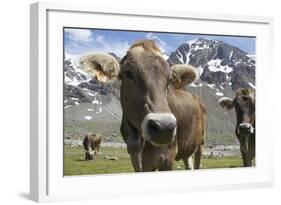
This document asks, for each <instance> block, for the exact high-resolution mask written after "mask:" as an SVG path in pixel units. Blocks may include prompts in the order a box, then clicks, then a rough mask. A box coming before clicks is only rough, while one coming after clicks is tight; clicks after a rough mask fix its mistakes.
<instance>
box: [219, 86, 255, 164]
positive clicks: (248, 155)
mask: <svg viewBox="0 0 281 205" xmlns="http://www.w3.org/2000/svg"><path fill="white" fill-rule="evenodd" d="M219 105H220V106H221V107H222V108H224V109H226V110H230V109H231V108H233V107H234V108H235V111H236V117H237V123H236V129H235V133H236V136H237V137H238V140H239V142H240V150H241V154H242V158H243V164H244V167H250V166H252V161H253V159H254V157H255V138H256V135H255V91H254V90H250V89H246V88H241V89H239V90H237V91H236V96H235V98H234V99H233V100H232V99H230V98H226V97H223V98H221V99H220V100H219Z"/></svg>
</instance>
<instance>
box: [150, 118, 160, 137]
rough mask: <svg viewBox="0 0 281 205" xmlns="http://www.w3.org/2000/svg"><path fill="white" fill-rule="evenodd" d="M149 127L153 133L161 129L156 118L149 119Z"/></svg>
mask: <svg viewBox="0 0 281 205" xmlns="http://www.w3.org/2000/svg"><path fill="white" fill-rule="evenodd" d="M147 128H148V130H149V132H150V133H151V134H152V135H155V134H157V133H158V132H159V131H160V130H161V126H160V123H159V122H157V121H154V120H149V121H148V123H147Z"/></svg>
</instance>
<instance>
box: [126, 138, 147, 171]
mask: <svg viewBox="0 0 281 205" xmlns="http://www.w3.org/2000/svg"><path fill="white" fill-rule="evenodd" d="M142 143H143V140H142V138H141V137H140V136H139V135H138V134H134V135H130V136H129V137H128V139H127V151H128V153H129V154H130V157H131V162H132V164H133V167H134V169H135V171H136V172H141V171H142Z"/></svg>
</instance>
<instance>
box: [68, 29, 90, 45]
mask: <svg viewBox="0 0 281 205" xmlns="http://www.w3.org/2000/svg"><path fill="white" fill-rule="evenodd" d="M65 31H66V33H67V35H68V37H69V39H70V40H72V41H74V42H76V43H87V42H90V41H92V40H93V35H92V32H91V31H90V30H88V29H66V30H65Z"/></svg>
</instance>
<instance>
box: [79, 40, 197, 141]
mask: <svg viewBox="0 0 281 205" xmlns="http://www.w3.org/2000/svg"><path fill="white" fill-rule="evenodd" d="M81 64H82V67H83V68H84V70H85V71H86V72H88V73H90V74H92V75H93V76H94V77H96V78H97V79H98V80H101V81H104V82H107V81H109V80H110V79H112V78H114V77H116V78H118V79H119V80H120V81H121V90H120V92H121V93H120V94H121V104H122V109H123V115H125V116H126V118H127V120H128V122H129V124H130V125H131V126H132V127H134V128H135V129H136V130H138V132H139V133H141V134H142V136H143V137H144V138H145V139H146V140H148V141H150V142H151V143H152V144H153V145H155V146H161V145H165V144H170V143H172V142H173V140H174V137H175V135H176V128H177V121H176V118H175V116H174V115H173V114H172V113H171V110H170V108H169V104H168V95H169V92H170V91H171V89H174V88H177V89H179V88H181V87H183V86H185V85H187V84H190V83H192V82H193V81H194V80H196V79H197V77H198V74H197V71H196V69H195V68H193V67H192V66H190V65H174V66H173V67H170V66H169V64H168V63H167V62H166V61H165V60H164V58H163V57H162V54H161V52H160V50H159V48H158V47H157V46H156V44H155V43H154V42H153V41H151V40H145V41H140V42H136V43H135V44H133V45H132V46H131V47H130V49H129V50H128V51H127V54H126V55H125V56H124V57H123V59H122V60H121V62H120V63H119V62H118V61H117V60H116V59H115V58H114V57H112V56H110V55H108V54H92V55H88V56H85V57H84V58H82V59H81Z"/></svg>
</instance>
